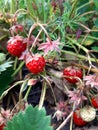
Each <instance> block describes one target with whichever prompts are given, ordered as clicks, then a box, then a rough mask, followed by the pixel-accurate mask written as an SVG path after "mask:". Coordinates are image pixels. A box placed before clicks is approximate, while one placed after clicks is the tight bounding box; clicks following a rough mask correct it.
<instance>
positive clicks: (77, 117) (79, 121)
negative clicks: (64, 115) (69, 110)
mask: <svg viewBox="0 0 98 130" xmlns="http://www.w3.org/2000/svg"><path fill="white" fill-rule="evenodd" d="M73 122H74V124H75V125H77V126H84V125H86V124H87V122H86V121H84V120H83V119H82V118H81V116H80V109H78V110H76V111H75V112H74V113H73Z"/></svg>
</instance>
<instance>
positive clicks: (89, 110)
mask: <svg viewBox="0 0 98 130" xmlns="http://www.w3.org/2000/svg"><path fill="white" fill-rule="evenodd" d="M80 116H81V118H82V119H83V120H84V121H86V122H90V121H92V120H94V119H95V116H96V110H95V109H94V108H93V107H91V106H86V107H83V108H82V109H81V110H80Z"/></svg>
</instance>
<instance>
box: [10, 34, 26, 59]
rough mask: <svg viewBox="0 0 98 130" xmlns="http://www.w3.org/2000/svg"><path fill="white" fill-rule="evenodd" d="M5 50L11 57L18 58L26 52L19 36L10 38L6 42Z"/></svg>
mask: <svg viewBox="0 0 98 130" xmlns="http://www.w3.org/2000/svg"><path fill="white" fill-rule="evenodd" d="M7 50H8V52H9V53H10V54H11V55H13V56H17V57H20V56H21V54H22V52H23V51H25V50H26V44H25V43H24V42H23V38H22V37H21V36H15V37H12V38H11V39H10V40H9V41H8V45H7Z"/></svg>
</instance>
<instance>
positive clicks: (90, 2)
mask: <svg viewBox="0 0 98 130" xmlns="http://www.w3.org/2000/svg"><path fill="white" fill-rule="evenodd" d="M92 3H94V1H93V0H91V1H89V2H87V3H86V4H83V5H82V6H80V7H78V8H77V9H76V10H77V11H78V10H80V9H82V8H84V7H85V6H88V5H89V4H92Z"/></svg>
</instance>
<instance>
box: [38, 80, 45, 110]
mask: <svg viewBox="0 0 98 130" xmlns="http://www.w3.org/2000/svg"><path fill="white" fill-rule="evenodd" d="M45 94H46V82H45V81H44V82H43V86H42V92H41V97H40V101H39V109H41V108H42V106H43V104H44V99H45Z"/></svg>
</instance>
